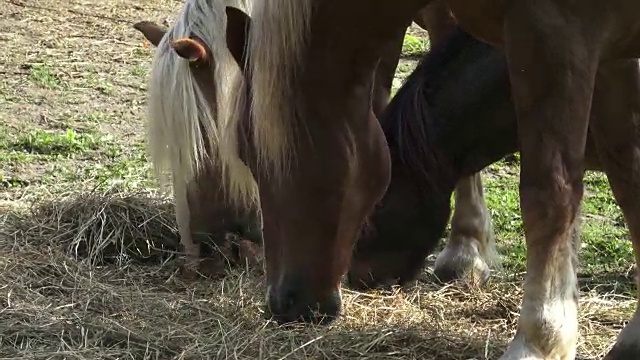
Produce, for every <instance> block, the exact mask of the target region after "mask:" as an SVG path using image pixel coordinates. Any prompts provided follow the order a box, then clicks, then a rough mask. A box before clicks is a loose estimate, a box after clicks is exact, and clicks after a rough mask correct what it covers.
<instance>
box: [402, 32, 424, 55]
mask: <svg viewBox="0 0 640 360" xmlns="http://www.w3.org/2000/svg"><path fill="white" fill-rule="evenodd" d="M428 48H429V42H428V41H427V40H426V39H420V38H418V37H415V36H413V35H409V34H407V35H405V37H404V41H403V43H402V54H403V55H404V56H418V55H420V54H422V53H424V52H425V51H427V49H428Z"/></svg>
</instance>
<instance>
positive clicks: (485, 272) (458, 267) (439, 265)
mask: <svg viewBox="0 0 640 360" xmlns="http://www.w3.org/2000/svg"><path fill="white" fill-rule="evenodd" d="M434 274H435V276H436V277H437V278H438V280H440V281H441V282H443V283H448V282H453V281H457V280H464V281H468V282H470V283H471V284H472V285H474V286H484V285H485V284H486V283H487V281H488V280H489V275H490V269H489V265H488V264H487V262H486V261H485V260H484V259H482V257H481V256H480V253H479V252H478V251H477V250H476V249H475V247H473V248H472V249H471V250H467V249H461V248H460V249H450V248H445V249H444V250H443V251H442V252H441V253H440V254H439V255H438V258H437V259H436V264H435V268H434Z"/></svg>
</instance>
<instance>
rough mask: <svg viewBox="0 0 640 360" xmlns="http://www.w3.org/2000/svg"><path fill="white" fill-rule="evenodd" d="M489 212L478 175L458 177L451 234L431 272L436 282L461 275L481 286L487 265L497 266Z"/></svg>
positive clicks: (488, 266)
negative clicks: (459, 178) (434, 275)
mask: <svg viewBox="0 0 640 360" xmlns="http://www.w3.org/2000/svg"><path fill="white" fill-rule="evenodd" d="M493 235H494V234H493V228H492V225H491V215H490V214H489V209H487V205H486V203H485V200H484V191H483V189H482V176H481V175H480V173H476V174H474V175H472V176H469V177H465V178H463V179H461V180H460V181H459V182H458V184H457V186H456V191H455V210H454V212H453V218H452V220H451V235H450V236H449V240H448V242H447V245H446V246H445V248H444V249H443V250H442V251H441V252H440V254H439V255H438V257H437V259H436V263H435V269H434V272H435V274H436V276H437V277H438V279H440V281H445V282H446V281H452V280H457V279H461V278H465V279H466V280H470V282H471V283H472V284H474V285H483V284H484V283H485V282H486V281H487V279H488V278H489V272H490V267H491V266H495V265H498V256H497V252H496V249H495V241H494V236H493Z"/></svg>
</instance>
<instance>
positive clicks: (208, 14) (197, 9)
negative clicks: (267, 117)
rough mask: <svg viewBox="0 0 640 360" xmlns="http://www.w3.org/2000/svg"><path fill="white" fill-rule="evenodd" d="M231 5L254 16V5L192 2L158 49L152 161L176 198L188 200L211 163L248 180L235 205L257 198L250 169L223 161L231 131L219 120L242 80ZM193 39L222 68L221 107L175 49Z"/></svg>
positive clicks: (217, 74)
mask: <svg viewBox="0 0 640 360" xmlns="http://www.w3.org/2000/svg"><path fill="white" fill-rule="evenodd" d="M226 5H230V6H235V7H238V8H240V9H242V10H243V11H245V12H247V13H250V5H251V1H250V0H187V1H186V2H185V4H184V5H183V7H182V9H181V11H180V13H179V14H178V17H177V19H176V22H175V24H174V25H173V26H172V27H171V28H170V29H169V31H168V32H167V34H166V36H165V37H164V38H163V39H162V41H161V42H160V43H159V44H158V47H157V49H156V52H155V56H154V59H153V65H152V70H151V77H150V82H149V99H148V101H149V104H148V116H149V123H148V129H147V130H148V131H147V137H148V148H149V155H150V157H151V159H152V162H153V165H154V170H155V173H156V176H157V177H158V179H159V181H160V184H161V185H162V187H163V188H166V185H168V184H169V183H170V180H173V190H174V193H176V194H175V195H176V198H178V197H182V196H184V194H185V193H186V186H187V184H189V183H190V182H191V181H193V179H194V178H195V176H196V174H197V173H198V172H199V171H200V170H201V169H202V168H203V166H204V165H205V163H208V162H209V163H213V164H214V165H215V166H219V167H222V166H225V165H227V166H228V165H232V166H233V167H234V169H235V170H234V174H236V176H242V177H243V179H244V183H243V184H242V186H241V188H238V187H237V186H236V188H238V189H237V190H236V193H230V194H229V195H230V200H233V199H236V198H237V199H243V198H252V197H253V196H254V193H255V190H254V187H255V185H254V183H253V179H252V178H251V176H250V172H249V173H248V174H249V175H248V176H249V178H247V172H248V169H246V167H245V166H244V164H242V162H239V159H227V161H224V160H223V159H220V152H219V146H220V144H221V139H222V138H224V136H225V132H226V131H228V129H230V127H228V126H226V123H225V120H226V118H225V117H224V116H218V114H220V113H221V112H222V113H224V110H223V109H224V108H225V107H226V104H227V102H228V100H227V98H228V97H229V95H230V94H229V87H230V86H231V84H233V82H234V81H236V80H233V79H234V78H238V77H239V76H240V75H239V71H238V69H237V66H236V64H235V63H234V60H233V58H232V57H231V55H230V54H229V51H228V49H227V44H226V35H225V34H226V15H225V6H226ZM192 35H195V36H197V37H199V38H200V39H202V41H204V42H205V43H206V44H207V45H208V46H209V48H210V49H211V51H212V54H213V57H214V60H215V64H216V67H215V70H214V71H213V78H212V79H211V83H212V84H215V91H216V95H217V97H218V99H217V100H218V101H217V102H216V103H215V104H213V103H212V101H213V99H207V98H206V96H205V94H204V93H203V92H202V91H201V89H200V88H199V86H198V85H197V83H196V80H195V78H194V76H193V74H192V72H191V70H190V68H189V63H188V61H186V60H184V59H182V58H180V57H179V56H177V55H176V54H175V52H174V51H173V49H172V48H171V47H170V42H171V41H172V40H174V39H178V38H183V37H189V36H192ZM207 142H208V143H209V144H211V149H210V150H211V151H210V152H209V153H208V152H207V151H206V149H205V143H207ZM221 160H222V161H221ZM236 160H237V161H236ZM238 162H239V164H238ZM242 167H244V169H243V168H242ZM221 180H224V179H221ZM223 182H224V181H223ZM235 182H236V183H237V182H238V180H235ZM243 201H246V202H251V201H253V200H243Z"/></svg>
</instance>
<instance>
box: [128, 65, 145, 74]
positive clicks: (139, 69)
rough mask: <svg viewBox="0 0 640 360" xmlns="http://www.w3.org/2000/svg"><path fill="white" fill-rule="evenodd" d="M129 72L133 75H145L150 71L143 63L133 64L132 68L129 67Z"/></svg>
mask: <svg viewBox="0 0 640 360" xmlns="http://www.w3.org/2000/svg"><path fill="white" fill-rule="evenodd" d="M129 72H130V73H131V75H133V76H140V77H142V76H145V75H146V74H147V72H148V70H147V68H146V67H145V66H142V65H133V66H131V68H130V69H129Z"/></svg>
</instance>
